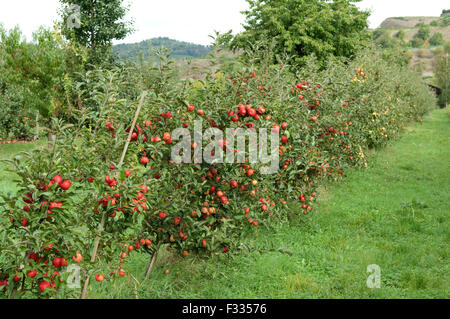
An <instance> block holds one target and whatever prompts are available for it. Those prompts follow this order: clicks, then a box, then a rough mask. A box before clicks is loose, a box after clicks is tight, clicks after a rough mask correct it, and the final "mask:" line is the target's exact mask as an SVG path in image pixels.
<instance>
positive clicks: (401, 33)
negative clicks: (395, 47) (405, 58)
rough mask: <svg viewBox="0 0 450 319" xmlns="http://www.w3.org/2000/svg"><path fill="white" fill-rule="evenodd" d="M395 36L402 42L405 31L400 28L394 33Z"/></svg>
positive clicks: (403, 41)
mask: <svg viewBox="0 0 450 319" xmlns="http://www.w3.org/2000/svg"><path fill="white" fill-rule="evenodd" d="M395 37H396V38H397V39H398V40H399V41H400V43H402V44H404V43H405V38H406V33H405V31H403V30H400V31H398V32H397V33H396V34H395Z"/></svg>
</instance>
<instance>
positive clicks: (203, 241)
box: [202, 239, 206, 247]
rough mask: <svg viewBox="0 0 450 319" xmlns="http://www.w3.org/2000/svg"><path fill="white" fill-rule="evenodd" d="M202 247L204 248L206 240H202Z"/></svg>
mask: <svg viewBox="0 0 450 319" xmlns="http://www.w3.org/2000/svg"><path fill="white" fill-rule="evenodd" d="M202 246H203V247H206V240H204V239H203V240H202Z"/></svg>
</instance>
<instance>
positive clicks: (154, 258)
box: [145, 246, 159, 279]
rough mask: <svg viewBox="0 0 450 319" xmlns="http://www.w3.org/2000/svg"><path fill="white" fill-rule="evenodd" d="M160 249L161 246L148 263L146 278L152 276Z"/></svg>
mask: <svg viewBox="0 0 450 319" xmlns="http://www.w3.org/2000/svg"><path fill="white" fill-rule="evenodd" d="M158 250H159V246H158V248H157V249H156V250H155V252H154V253H153V255H152V258H151V259H150V263H149V264H148V267H147V271H146V272H145V279H148V278H150V275H151V274H152V270H153V267H154V266H155V262H156V259H157V258H158Z"/></svg>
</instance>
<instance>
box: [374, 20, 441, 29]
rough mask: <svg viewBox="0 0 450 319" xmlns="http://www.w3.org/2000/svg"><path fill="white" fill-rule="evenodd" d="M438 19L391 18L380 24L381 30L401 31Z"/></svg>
mask: <svg viewBox="0 0 450 319" xmlns="http://www.w3.org/2000/svg"><path fill="white" fill-rule="evenodd" d="M439 19H440V17H392V18H387V19H386V20H384V21H383V22H382V23H381V24H380V28H382V29H402V28H414V27H415V26H416V25H418V24H420V23H424V24H430V23H432V22H433V21H438V20H439Z"/></svg>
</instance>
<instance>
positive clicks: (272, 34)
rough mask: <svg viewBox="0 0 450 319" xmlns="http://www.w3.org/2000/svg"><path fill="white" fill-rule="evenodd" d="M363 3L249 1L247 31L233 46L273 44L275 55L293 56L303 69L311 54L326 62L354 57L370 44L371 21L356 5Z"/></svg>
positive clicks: (349, 0)
mask: <svg viewBox="0 0 450 319" xmlns="http://www.w3.org/2000/svg"><path fill="white" fill-rule="evenodd" d="M359 1H360V0H334V1H326V0H266V1H262V0H247V2H248V3H249V5H250V9H249V10H247V11H244V12H243V14H245V16H246V25H245V26H244V28H245V31H244V32H242V33H241V34H238V35H237V36H236V37H235V39H234V41H233V43H232V46H233V47H234V48H241V49H244V50H245V49H248V48H250V47H251V46H252V43H255V42H259V41H266V40H270V41H273V42H274V50H275V54H288V55H290V56H293V57H294V58H295V60H296V62H297V63H298V64H300V65H303V64H304V63H305V61H306V60H305V58H306V57H307V56H309V55H311V54H314V55H316V57H317V58H318V60H319V61H321V62H324V61H326V60H327V59H328V58H329V57H331V56H341V57H353V56H354V54H355V52H356V51H357V50H358V49H359V48H360V47H362V46H365V45H366V44H367V43H368V41H369V38H370V36H369V34H368V32H367V27H368V23H367V18H368V17H369V14H370V13H369V12H367V11H360V10H359V9H358V7H356V5H355V4H354V3H356V2H359Z"/></svg>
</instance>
